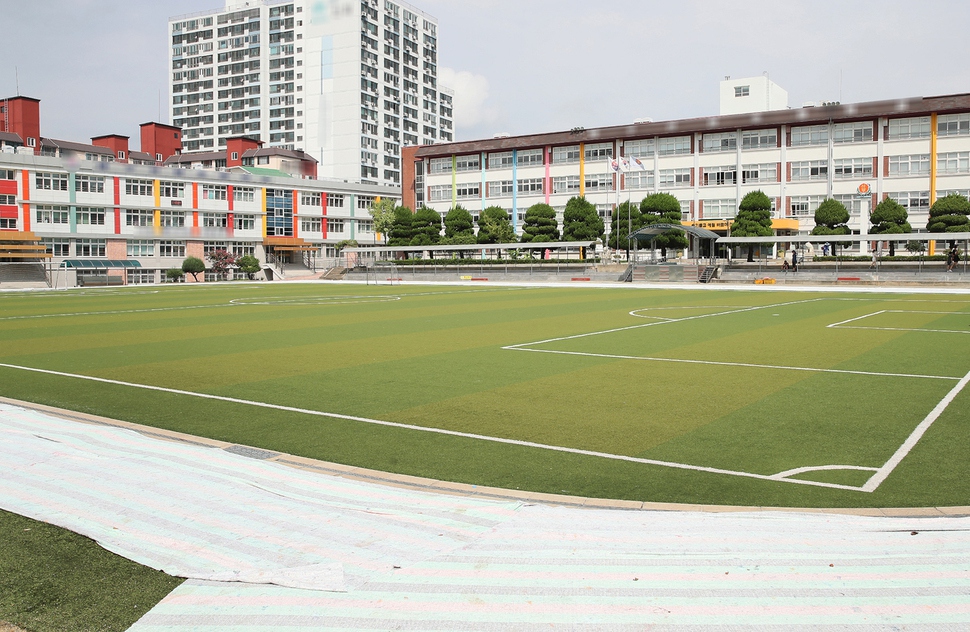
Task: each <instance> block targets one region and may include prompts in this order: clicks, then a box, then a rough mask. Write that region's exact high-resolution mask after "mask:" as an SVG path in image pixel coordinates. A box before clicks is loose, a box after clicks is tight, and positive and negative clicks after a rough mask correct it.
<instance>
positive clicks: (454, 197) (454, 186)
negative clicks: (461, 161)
mask: <svg viewBox="0 0 970 632" xmlns="http://www.w3.org/2000/svg"><path fill="white" fill-rule="evenodd" d="M457 205H458V156H452V157H451V207H452V208H454V207H455V206H457Z"/></svg>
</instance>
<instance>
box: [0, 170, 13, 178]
mask: <svg viewBox="0 0 970 632" xmlns="http://www.w3.org/2000/svg"><path fill="white" fill-rule="evenodd" d="M16 177H17V172H16V171H14V170H13V169H0V180H14V179H16Z"/></svg>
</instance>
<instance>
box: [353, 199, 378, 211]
mask: <svg viewBox="0 0 970 632" xmlns="http://www.w3.org/2000/svg"><path fill="white" fill-rule="evenodd" d="M376 201H377V198H375V197H374V196H373V195H358V196H357V210H359V211H366V210H368V209H370V208H371V207H372V206H374V202H376Z"/></svg>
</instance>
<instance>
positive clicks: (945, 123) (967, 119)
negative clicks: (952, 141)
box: [936, 114, 970, 136]
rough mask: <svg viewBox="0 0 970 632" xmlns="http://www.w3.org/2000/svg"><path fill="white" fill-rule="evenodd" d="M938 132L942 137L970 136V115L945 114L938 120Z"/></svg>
mask: <svg viewBox="0 0 970 632" xmlns="http://www.w3.org/2000/svg"><path fill="white" fill-rule="evenodd" d="M936 131H937V133H938V134H939V135H940V136H966V135H967V134H970V114H944V115H942V116H939V117H937V119H936Z"/></svg>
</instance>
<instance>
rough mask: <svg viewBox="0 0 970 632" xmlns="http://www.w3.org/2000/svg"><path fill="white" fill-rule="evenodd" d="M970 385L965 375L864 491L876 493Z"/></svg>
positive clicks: (969, 379) (870, 480)
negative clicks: (961, 392)
mask: <svg viewBox="0 0 970 632" xmlns="http://www.w3.org/2000/svg"><path fill="white" fill-rule="evenodd" d="M968 383H970V373H967V374H966V375H964V376H963V379H962V380H960V381H959V382H958V383H957V385H956V386H954V387H953V388H952V389H951V390H950V392H949V393H947V394H946V397H944V398H943V399H942V400H941V401H940V403H939V404H937V405H936V408H934V409H933V410H931V411H930V414H929V415H927V416H926V419H924V420H923V421H922V422H920V425H918V426H916V429H915V430H913V432H912V434H910V435H909V437H907V438H906V441H904V442H903V445H901V446H900V447H899V449H898V450H896V453H895V454H893V455H892V457H890V459H889V460H888V461H886V463H885V465H883V466H882V467H881V468H879V470H878V471H877V472H876V474H875V475H873V477H872V478H870V479H869V480H868V481H867V482H866V484H865V485H863V486H862V491H866V492H871V491H875V490H876V489H877V488H878V487H879V486H880V485H881V484H882V483H883V481H885V480H886V478H888V477H889V475H890V474H891V473H892V471H893V470H894V469H896V466H897V465H899V464H900V463H901V462H902V460H903V459H904V458H906V455H907V454H909V452H910V450H912V449H913V447H915V446H916V444H917V443H919V440H920V439H922V438H923V435H924V434H926V431H927V430H929V429H930V426H932V425H933V422H935V421H936V420H937V419H939V417H940V415H942V414H943V411H945V410H946V409H947V407H948V406H949V405H950V404H951V403H952V402H953V400H954V399H956V396H957V395H959V394H960V391H962V390H963V389H964V387H965V386H966V385H967V384H968Z"/></svg>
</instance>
